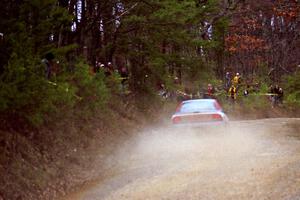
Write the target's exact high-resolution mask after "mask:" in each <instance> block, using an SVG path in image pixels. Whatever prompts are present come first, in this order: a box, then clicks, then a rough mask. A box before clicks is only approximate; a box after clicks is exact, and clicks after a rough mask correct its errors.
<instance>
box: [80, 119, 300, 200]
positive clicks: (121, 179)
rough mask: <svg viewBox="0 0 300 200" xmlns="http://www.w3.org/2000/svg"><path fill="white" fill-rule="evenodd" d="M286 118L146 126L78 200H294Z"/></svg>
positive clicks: (296, 169)
mask: <svg viewBox="0 0 300 200" xmlns="http://www.w3.org/2000/svg"><path fill="white" fill-rule="evenodd" d="M291 120H292V119H273V120H253V121H236V122H231V123H230V125H229V126H228V127H210V128H209V127H198V128H190V127H180V128H179V127H172V126H171V125H169V124H166V125H163V126H160V127H148V128H147V129H146V130H145V131H143V132H142V133H139V134H137V135H134V136H132V137H131V138H129V139H128V140H126V141H124V142H123V143H122V145H120V146H118V147H117V150H116V152H115V153H114V154H113V155H111V156H110V157H109V158H108V159H107V162H106V163H107V165H109V166H110V169H111V170H113V171H114V173H112V174H113V175H110V176H108V177H106V179H104V180H103V181H101V182H100V183H99V184H97V185H96V186H93V187H92V188H90V189H89V190H88V191H85V192H82V193H81V196H80V198H78V199H85V200H88V199H90V200H97V199H232V198H235V199H257V198H259V199H265V198H271V199H297V198H298V199H299V198H300V142H299V140H298V139H296V138H294V137H290V136H289V135H290V132H291V131H292V130H291V129H289V126H288V125H287V124H288V123H290V121H291ZM295 121H297V123H299V121H298V120H296V119H295ZM283 186H284V187H283ZM278 197H280V198H278Z"/></svg>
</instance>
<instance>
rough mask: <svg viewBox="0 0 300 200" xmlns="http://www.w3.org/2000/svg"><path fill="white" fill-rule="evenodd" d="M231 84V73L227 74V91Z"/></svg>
mask: <svg viewBox="0 0 300 200" xmlns="http://www.w3.org/2000/svg"><path fill="white" fill-rule="evenodd" d="M230 82H231V76H230V73H229V72H226V75H225V89H226V90H228V89H229V87H230Z"/></svg>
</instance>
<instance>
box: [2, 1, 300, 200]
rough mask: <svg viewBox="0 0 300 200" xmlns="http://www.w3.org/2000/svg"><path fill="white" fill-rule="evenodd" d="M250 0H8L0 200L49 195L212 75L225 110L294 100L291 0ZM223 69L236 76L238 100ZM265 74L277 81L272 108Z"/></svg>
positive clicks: (287, 105)
mask: <svg viewBox="0 0 300 200" xmlns="http://www.w3.org/2000/svg"><path fill="white" fill-rule="evenodd" d="M256 3H257V4H256ZM256 3H255V4H254V2H252V1H244V0H235V1H219V0H208V1H197V0H184V1H173V0H163V1H157V0H150V1H126V0H124V1H123V0H107V1H101V0H100V1H84V0H31V1H23V0H21V1H19V0H18V1H16V0H4V1H3V2H2V5H3V7H2V11H1V13H0V18H1V21H0V174H1V177H2V178H1V179H0V199H1V198H4V199H38V198H40V199H46V198H54V196H55V195H54V194H55V193H54V191H55V190H57V189H59V190H61V191H60V192H61V193H62V192H63V191H65V190H68V189H70V188H68V187H67V186H66V185H64V183H65V182H63V181H62V182H60V181H61V180H62V179H64V181H67V180H69V179H68V177H67V176H68V175H70V174H71V171H72V170H74V172H73V173H76V169H77V170H78V169H80V168H84V167H85V164H83V163H89V161H90V160H92V159H93V156H87V155H88V154H89V153H90V152H95V151H96V150H95V148H96V146H98V145H99V144H103V145H104V144H105V143H106V142H107V141H109V138H110V137H111V136H112V135H114V133H115V134H116V135H118V136H120V135H122V134H123V133H124V132H127V131H124V130H125V129H128V130H133V129H134V128H137V127H140V125H139V124H142V125H143V124H145V123H146V121H149V120H151V121H153V119H155V118H157V115H158V114H157V110H159V109H160V108H162V107H164V105H167V106H166V107H168V106H170V104H169V103H170V102H171V104H172V105H173V104H176V100H177V99H180V98H186V96H185V95H187V96H191V95H192V94H194V95H198V97H202V94H203V93H205V92H206V89H207V85H208V84H212V85H213V86H214V87H215V88H216V89H217V92H216V94H215V95H216V98H218V99H219V100H220V102H222V104H223V106H224V108H225V110H226V111H228V112H232V113H233V114H234V113H235V112H239V113H240V114H241V115H242V114H245V112H247V113H256V112H257V110H260V111H261V110H266V111H267V112H268V113H269V111H270V113H271V112H273V111H276V112H278V113H281V111H283V112H285V113H287V114H289V113H291V111H295V110H297V109H298V107H299V105H300V92H299V91H300V85H299V81H300V73H299V64H300V61H299V59H298V58H299V56H300V55H299V52H300V51H299V47H300V45H299V43H300V36H299V28H300V27H299V11H300V6H299V3H297V2H295V1H286V2H282V1H275V2H274V1H268V0H264V1H260V2H259V3H258V2H256ZM275 16H276V17H275ZM109 63H110V64H109ZM226 72H230V73H231V74H235V73H237V72H239V73H240V74H241V77H242V83H241V89H240V90H239V92H238V95H237V96H238V97H237V102H236V104H235V105H232V104H231V103H229V100H228V91H227V89H228V88H226V87H224V84H225V74H226ZM270 84H279V85H280V87H282V88H283V90H284V101H283V104H282V105H280V106H279V108H278V109H277V108H276V109H273V108H272V106H271V103H270V101H269V99H268V96H267V95H266V94H267V93H269V86H270ZM247 85H249V88H250V94H249V96H248V97H243V90H244V89H245V88H246V86H247ZM160 90H163V91H164V92H169V93H170V94H173V97H172V98H161V97H162V96H159V95H157V94H158V93H159V91H160ZM178 97H180V98H178ZM272 109H273V110H272ZM278 110H279V111H278ZM250 115H251V114H249V116H250ZM245 116H248V115H245ZM252 116H253V115H252ZM254 116H257V115H254ZM263 116H264V115H263V114H262V115H261V117H263ZM265 116H272V114H268V115H265ZM127 133H128V132H127ZM125 135H126V134H125ZM112 138H113V137H112ZM89 159H90V160H89ZM91 163H92V162H91ZM83 165H84V166H83ZM87 165H88V164H87ZM69 166H72V167H73V168H72V167H69ZM66 168H70V169H69V171H68V169H66ZM70 176H71V175H70ZM71 182H72V180H71ZM74 182H76V181H74ZM49 188H50V189H49ZM43 191H46V192H44V193H43ZM51 195H52V196H51Z"/></svg>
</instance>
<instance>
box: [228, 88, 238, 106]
mask: <svg viewBox="0 0 300 200" xmlns="http://www.w3.org/2000/svg"><path fill="white" fill-rule="evenodd" d="M228 93H229V97H230V99H231V100H232V101H233V102H235V100H236V95H237V90H236V87H235V86H234V85H231V87H230V88H229V90H228Z"/></svg>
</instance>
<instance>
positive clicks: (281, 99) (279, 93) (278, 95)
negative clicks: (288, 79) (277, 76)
mask: <svg viewBox="0 0 300 200" xmlns="http://www.w3.org/2000/svg"><path fill="white" fill-rule="evenodd" d="M277 98H278V103H280V104H282V103H283V89H282V88H281V87H280V88H279V90H278V94H277Z"/></svg>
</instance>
